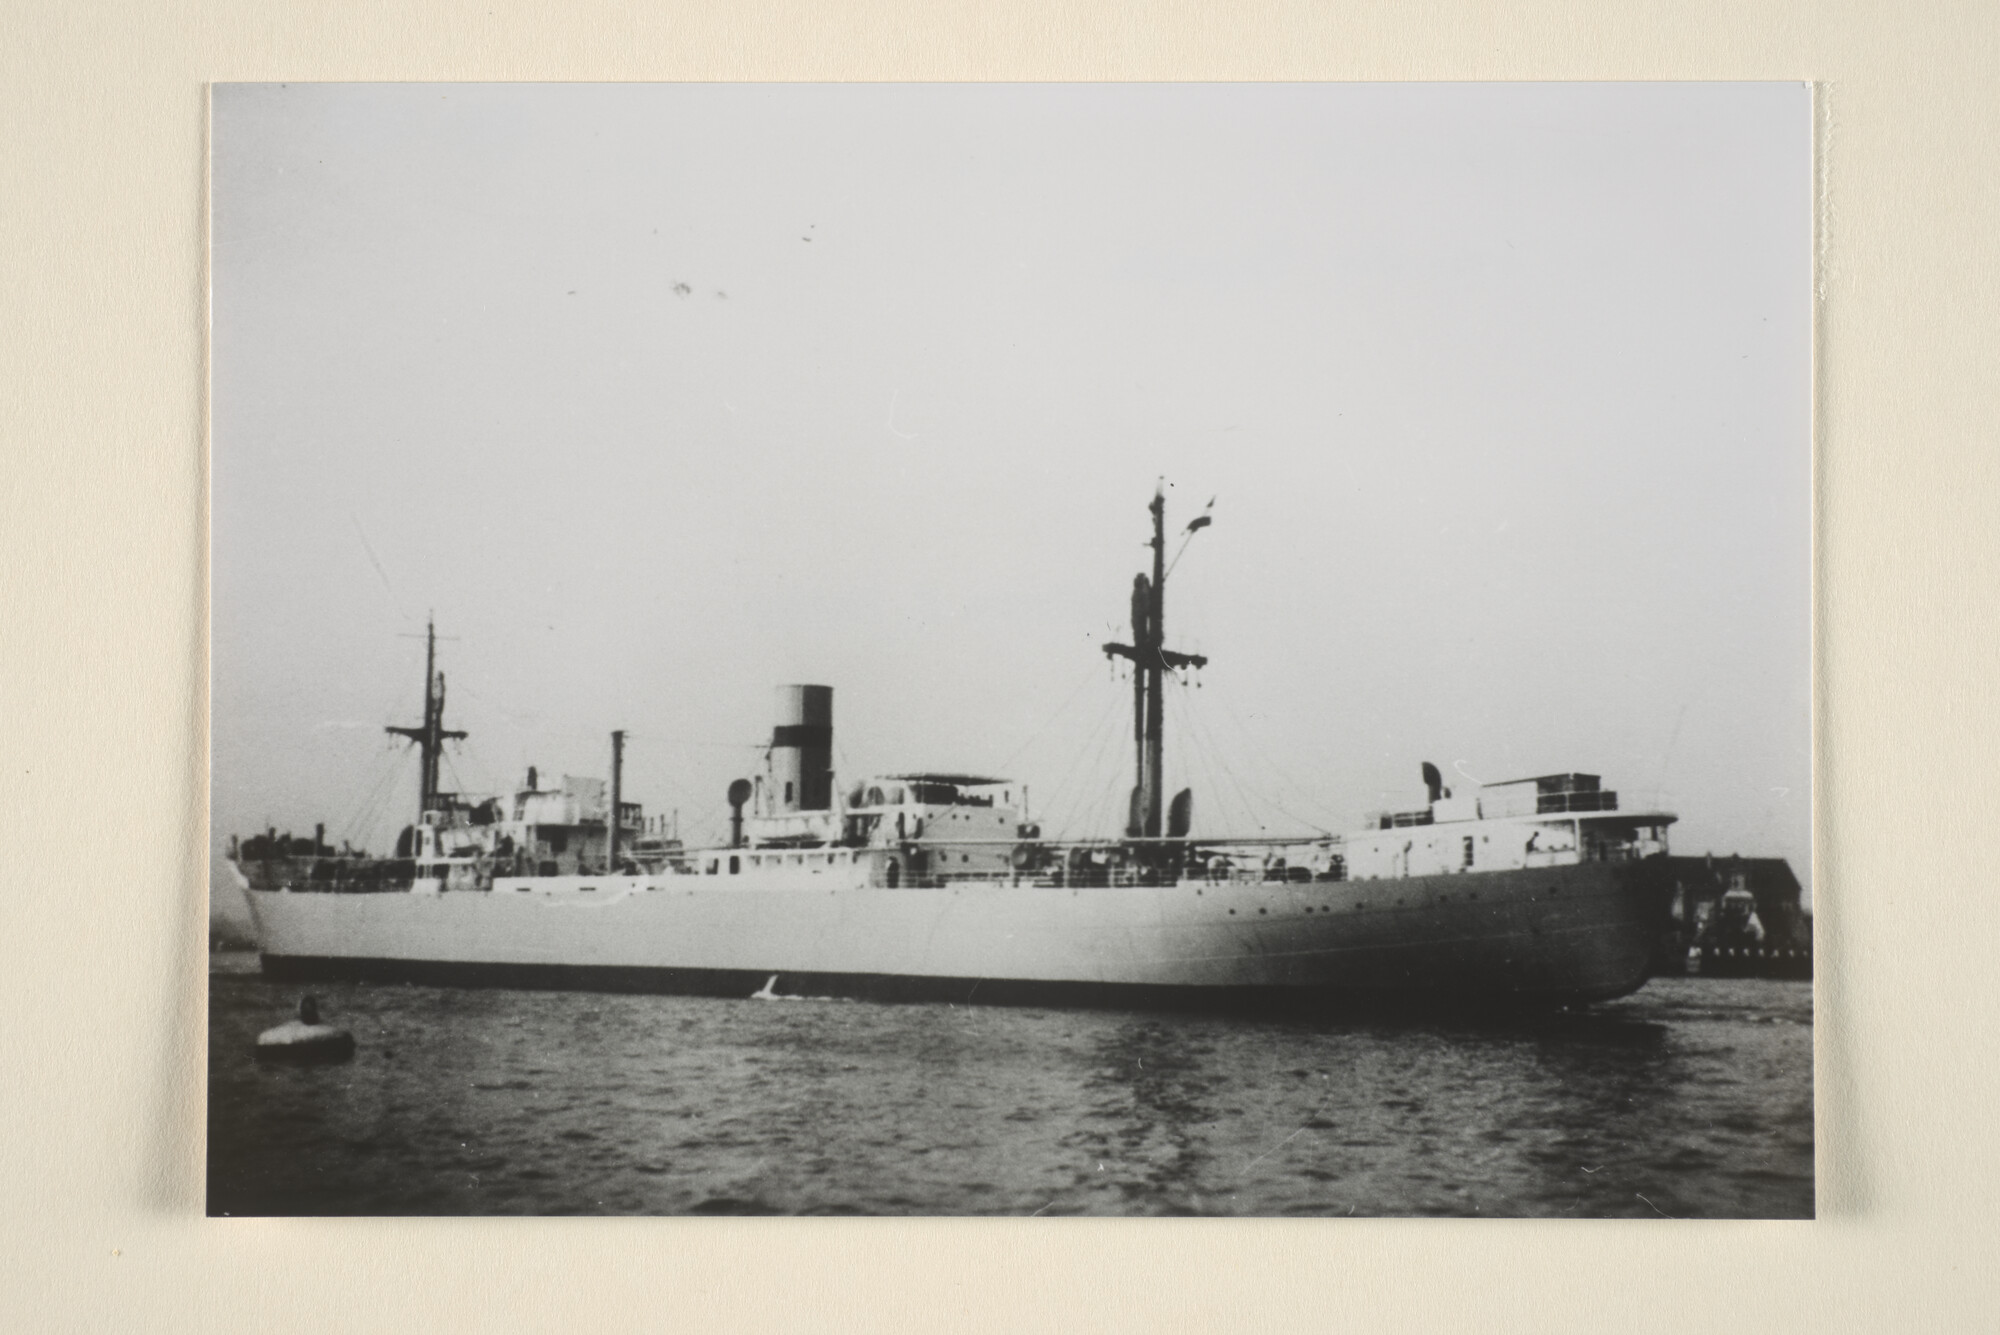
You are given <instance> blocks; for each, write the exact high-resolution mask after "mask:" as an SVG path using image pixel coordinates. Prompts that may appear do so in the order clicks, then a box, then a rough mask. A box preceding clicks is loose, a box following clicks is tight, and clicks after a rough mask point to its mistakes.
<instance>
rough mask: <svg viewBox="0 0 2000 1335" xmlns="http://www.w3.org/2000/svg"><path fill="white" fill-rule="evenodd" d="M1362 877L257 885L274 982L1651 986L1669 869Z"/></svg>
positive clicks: (1039, 995)
mask: <svg viewBox="0 0 2000 1335" xmlns="http://www.w3.org/2000/svg"><path fill="white" fill-rule="evenodd" d="M1656 862H1657V863H1660V864H1663V863H1664V859H1649V860H1646V861H1635V862H1601V863H1599V862H1586V863H1578V864H1573V865H1568V866H1556V867H1544V868H1535V869H1523V870H1518V871H1495V872H1485V873H1462V874H1455V875H1454V874H1447V875H1438V876H1418V877H1409V878H1398V879H1380V880H1362V881H1310V882H1296V881H1294V882H1287V881H1271V882H1253V883H1244V882H1241V881H1234V882H1231V881H1223V882H1206V881H1202V880H1183V881H1181V882H1179V883H1177V884H1172V885H1166V886H1123V887H1120V886H1106V887H1085V886H1050V885H1036V884H1013V883H1010V882H1008V881H1005V880H1000V881H965V882H958V883H948V884H945V885H942V886H932V887H925V888H889V887H883V886H868V885H865V884H858V883H855V881H854V880H852V879H850V878H838V877H835V876H832V875H829V876H828V877H826V878H824V879H820V878H803V879H802V878H797V877H793V878H790V879H789V880H787V881H785V882H779V881H777V880H775V879H773V880H771V881H770V882H768V883H762V884H760V883H759V882H760V881H761V880H762V878H753V877H750V876H744V877H740V878H727V879H725V880H722V881H720V882H718V880H717V879H714V878H708V877H698V876H675V875H659V876H632V877H602V876H599V877H551V878H531V879H520V880H505V879H503V880H498V881H495V882H494V884H493V888H492V889H491V890H490V891H458V892H446V893H442V894H422V893H417V894H412V893H381V894H334V893H302V892H294V891H283V890H279V891H271V890H258V891H253V892H251V894H250V895H249V898H250V902H251V906H252V911H253V914H254V916H255V918H256V921H257V927H258V931H259V935H260V939H261V942H262V951H263V958H264V967H265V969H266V971H267V973H269V974H271V975H273V976H276V977H284V978H307V977H342V976H346V977H361V978H376V979H389V978H394V979H403V980H410V981H428V982H436V983H447V984H480V983H490V984H503V985H510V986H554V987H596V988H606V989H615V990H627V991H659V992H684V993H705V994H713V995H733V996H747V995H749V994H750V993H751V992H753V991H760V990H763V988H764V986H765V984H766V983H767V982H768V981H769V980H770V979H771V976H772V975H774V974H775V975H776V976H777V982H776V985H775V987H774V989H773V990H774V991H776V992H778V993H780V994H795V995H796V994H804V995H846V996H858V997H871V998H882V999H910V998H922V997H932V998H941V999H949V1000H955V1001H978V1002H990V1003H991V1002H997V1003H1007V1002H1029V1003H1034V1002H1044V1001H1046V1002H1052V1003H1064V1004H1067V1003H1074V1002H1092V1001H1101V1002H1106V1003H1110V1004H1147V1003H1149V1002H1152V1001H1167V1000H1182V1001H1194V1002H1196V1003H1201V1002H1203V1001H1217V1002H1219V1001H1222V1000H1224V999H1233V998H1245V997H1253V996H1263V997H1269V998H1272V999H1280V998H1290V999H1298V1000H1310V999H1315V998H1325V999H1333V998H1337V997H1340V996H1353V995H1363V994H1372V995H1383V994H1427V995H1431V996H1456V997H1465V996H1485V997H1515V998H1521V999H1536V1000H1547V1001H1584V1000H1597V999H1603V998H1607V997H1613V996H1619V995H1622V994H1624V993H1626V992H1629V991H1631V990H1633V989H1634V988H1636V987H1638V986H1639V985H1640V984H1641V983H1643V982H1644V981H1645V979H1646V976H1647V971H1648V963H1649V960H1650V958H1651V955H1652V951H1653V946H1654V942H1655V939H1656V936H1657V930H1658V924H1659V912H1660V905H1661V893H1660V888H1659V884H1658V882H1659V880H1660V878H1659V877H1658V876H1656V875H1654V874H1653V872H1654V870H1655V863H1656Z"/></svg>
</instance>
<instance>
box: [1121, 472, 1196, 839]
mask: <svg viewBox="0 0 2000 1335" xmlns="http://www.w3.org/2000/svg"><path fill="white" fill-rule="evenodd" d="M1214 504H1215V502H1214V501H1210V502H1209V505H1210V506H1211V507H1212V506H1213V505H1214ZM1149 508H1150V509H1151V511H1152V514H1153V541H1152V544H1151V545H1152V548H1153V577H1152V578H1151V579H1150V580H1148V579H1147V578H1146V576H1145V574H1144V573H1143V572H1142V573H1140V574H1138V575H1136V576H1134V577H1133V580H1132V640H1133V642H1132V643H1131V644H1107V645H1105V646H1104V653H1105V656H1106V657H1111V658H1124V659H1129V660H1130V661H1131V663H1132V668H1133V671H1132V741H1133V750H1134V752H1135V762H1136V767H1137V770H1138V782H1137V784H1136V785H1135V787H1134V788H1133V792H1132V813H1131V818H1130V820H1129V822H1128V825H1127V828H1126V833H1127V834H1128V835H1131V836H1134V837H1145V838H1158V837H1159V835H1160V833H1161V827H1160V806H1161V790H1162V788H1163V787H1164V784H1165V780H1164V777H1163V774H1164V770H1163V760H1164V755H1165V750H1166V747H1165V738H1164V733H1165V719H1166V695H1165V685H1166V674H1167V673H1168V672H1170V671H1173V670H1175V669H1177V668H1183V667H1197V668H1198V667H1206V666H1207V665H1208V659H1207V658H1205V657H1203V656H1202V655H1200V654H1183V653H1178V652H1176V651H1175V650H1172V649H1169V648H1167V647H1166V591H1167V564H1166V561H1167V540H1166V513H1167V498H1166V494H1165V492H1164V491H1163V490H1162V489H1161V488H1159V487H1155V488H1154V489H1153V503H1152V505H1151V506H1150V507H1149ZM1210 522H1211V520H1210V517H1209V514H1208V512H1207V511H1206V510H1204V511H1203V512H1202V513H1201V514H1200V515H1198V516H1196V518H1195V519H1194V521H1193V522H1192V523H1190V524H1189V525H1188V526H1187V533H1188V536H1189V537H1192V536H1193V535H1194V534H1195V533H1196V532H1197V531H1199V530H1200V529H1202V528H1205V527H1207V526H1208V524H1209V523H1210Z"/></svg>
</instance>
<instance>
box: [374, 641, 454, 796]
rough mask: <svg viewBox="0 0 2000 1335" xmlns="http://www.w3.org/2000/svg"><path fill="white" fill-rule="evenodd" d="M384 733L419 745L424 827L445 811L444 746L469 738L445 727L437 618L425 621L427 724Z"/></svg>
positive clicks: (395, 727)
mask: <svg viewBox="0 0 2000 1335" xmlns="http://www.w3.org/2000/svg"><path fill="white" fill-rule="evenodd" d="M383 731H385V732H390V733H394V734H395V735H396V736H398V737H407V738H409V739H410V740H411V741H413V742H415V743H416V744H417V751H418V753H419V755H420V756H421V757H422V759H423V766H422V773H421V775H420V777H419V779H418V785H419V795H418V798H417V820H418V824H422V823H423V817H424V815H425V814H427V813H429V812H432V811H442V810H444V809H445V805H446V804H445V802H444V795H443V794H442V793H441V792H439V791H438V762H439V761H441V760H442V759H443V758H444V744H445V742H446V741H458V740H462V739H463V738H464V737H465V734H464V733H462V732H453V731H451V730H450V729H448V728H446V727H445V726H444V673H442V672H439V671H438V670H437V622H436V620H435V619H434V618H426V619H425V621H424V721H423V722H422V723H421V724H419V725H417V726H416V727H398V726H397V725H395V724H390V725H389V726H388V727H387V728H385V729H383Z"/></svg>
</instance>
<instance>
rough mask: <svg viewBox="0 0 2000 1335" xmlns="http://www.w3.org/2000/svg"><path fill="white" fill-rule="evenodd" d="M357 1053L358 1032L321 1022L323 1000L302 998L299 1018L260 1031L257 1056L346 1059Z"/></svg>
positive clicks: (285, 1059) (283, 1059)
mask: <svg viewBox="0 0 2000 1335" xmlns="http://www.w3.org/2000/svg"><path fill="white" fill-rule="evenodd" d="M353 1055H354V1035H352V1034H350V1033H348V1032H347V1031H346V1030H345V1029H337V1028H335V1027H334V1026H332V1025H330V1024H321V1023H320V1022H319V1001H318V1000H317V999H316V998H313V997H306V998H305V999H304V1000H302V1001H300V1002H299V1018H298V1019H296V1020H293V1021H290V1022H289V1023H287V1024H281V1025H279V1026H278V1027H277V1028H276V1029H266V1030H265V1031H264V1032H263V1033H261V1034H259V1035H257V1060H258V1061H267V1062H344V1061H346V1060H347V1059H348V1058H349V1057H352V1056H353Z"/></svg>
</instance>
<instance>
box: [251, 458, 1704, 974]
mask: <svg viewBox="0 0 2000 1335" xmlns="http://www.w3.org/2000/svg"><path fill="white" fill-rule="evenodd" d="M1150 511H1151V517H1152V541H1151V549H1152V570H1151V572H1150V577H1149V575H1148V574H1147V573H1145V572H1141V573H1140V574H1139V575H1138V576H1137V577H1136V579H1135V580H1134V584H1133V593H1132V632H1133V633H1132V641H1131V643H1129V644H1127V643H1114V644H1106V645H1104V646H1102V648H1103V651H1104V653H1105V654H1106V655H1107V656H1109V657H1111V658H1114V659H1120V660H1124V661H1126V662H1128V663H1130V665H1131V675H1132V682H1133V703H1132V718H1133V724H1132V741H1133V757H1134V770H1135V782H1134V784H1133V787H1132V791H1131V796H1130V802H1129V807H1128V819H1127V821H1126V824H1125V827H1124V829H1123V830H1122V831H1119V832H1115V833H1109V834H1106V835H1105V836H1103V837H1099V838H1086V839H1066V840H1064V839H1054V838H1045V837H1043V833H1042V831H1041V829H1040V828H1039V826H1038V825H1037V824H1036V822H1035V821H1034V820H1033V819H1031V816H1030V813H1029V810H1028V806H1027V792H1026V790H1025V788H1023V787H1022V785H1020V784H1018V783H1016V782H1013V781H1011V780H1009V779H1007V778H1004V777H996V776H992V775H985V774H974V773H947V772H901V773H893V774H882V775H872V776H868V777H865V778H862V779H859V780H856V781H852V782H842V781H838V778H837V776H836V775H835V773H834V770H833V767H832V763H831V762H832V755H833V691H832V689H831V688H830V687H828V686H824V685H787V686H781V687H779V688H778V691H777V699H778V709H777V718H776V720H775V724H774V727H773V730H772V733H771V738H770V742H769V745H768V747H767V748H765V750H764V755H763V762H762V766H761V770H760V772H758V773H756V774H755V775H753V776H750V777H746V778H742V779H738V780H736V781H734V782H733V783H732V784H731V785H730V786H729V790H728V793H727V800H728V807H729V812H730V823H729V834H728V837H727V839H726V840H723V841H721V842H719V843H717V844H716V846H713V847H690V846H686V845H684V844H683V843H682V842H681V840H680V839H679V838H678V833H677V831H676V830H674V829H672V828H671V827H670V826H668V825H666V824H664V823H663V822H660V821H658V820H656V819H650V818H648V817H647V816H646V814H645V812H644V809H643V808H642V807H641V806H640V805H639V804H637V803H633V802H628V801H626V800H625V798H624V794H623V792H622V781H621V774H622V769H621V764H620V758H621V756H622V742H623V734H620V733H613V734H612V748H611V754H612V764H611V776H610V782H609V784H608V785H607V784H606V783H605V782H604V781H603V780H602V779H596V778H577V777H572V776H566V777H564V778H563V779H561V780H560V781H555V782H547V781H544V780H543V779H542V778H541V776H538V775H537V774H536V773H535V771H533V770H530V771H529V772H528V774H527V777H526V781H525V782H524V783H523V784H521V785H519V786H518V787H517V788H516V790H515V791H513V792H511V793H508V794H505V795H504V796H495V797H487V798H484V799H480V800H472V799H470V798H467V797H465V796H463V795H460V794H456V793H447V792H444V791H442V790H441V789H440V787H439V759H440V757H441V755H442V754H443V748H444V745H445V742H446V741H447V740H450V739H455V738H459V737H462V736H464V734H463V733H460V732H454V731H451V730H448V729H446V728H445V726H444V679H443V677H442V675H441V674H439V673H438V672H437V670H436V642H435V633H434V631H433V633H432V635H431V638H430V641H429V643H428V644H427V648H426V665H425V693H424V700H425V703H424V718H423V722H422V723H421V724H418V725H414V726H395V727H392V728H390V729H389V731H390V732H392V733H395V734H397V735H400V736H403V737H406V738H408V739H409V740H410V741H412V742H414V743H415V744H416V747H417V750H418V751H419V753H420V756H421V759H422V770H421V777H420V797H419V807H420V810H419V815H418V819H417V820H416V822H414V823H413V824H412V825H411V826H410V827H408V828H406V829H405V830H404V832H403V837H402V839H401V840H400V841H399V846H398V848H397V850H396V856H394V857H372V856H368V855H365V854H361V853H357V852H355V851H353V850H351V849H345V848H343V849H337V850H336V849H333V848H330V847H328V846H327V845H326V843H325V840H324V838H323V836H322V834H321V833H319V832H316V833H315V835H314V836H313V838H312V840H311V842H310V844H307V843H306V841H304V840H295V839H285V838H279V837H278V836H277V835H276V834H275V832H268V833H267V834H265V835H263V836H258V837H254V838H250V839H245V840H241V841H235V840H232V842H231V847H230V850H229V862H230V865H231V866H233V867H234V868H236V870H237V871H238V873H239V874H240V875H241V877H242V880H243V885H244V889H245V891H246V897H247V899H248V902H249V905H250V912H251V917H252V920H253V923H254V926H255V931H256V935H257V938H258V945H259V950H260V954H261V959H262V967H263V970H264V972H265V973H266V974H267V975H268V976H270V977H273V978H277V979H327V978H358V979H382V980H390V979H393V980H402V981H412V982H423V983H432V984H440V985H448V986H481V985H497V986H515V987H560V988H597V989H610V990H621V991H656V992H670V993H693V994H710V995H719V996H734V997H749V996H752V995H757V996H765V997H768V996H786V995H806V996H840V997H853V998H862V999H876V1000H920V999H931V1000H947V1001H952V1002H959V1003H989V1004H1053V1005H1136V1006H1149V1005H1186V1004H1194V1005H1202V1006H1207V1005H1218V1006H1219V1005H1229V1004H1236V1003H1257V1004H1266V1003H1269V1004H1279V1005H1287V1006H1289V1005H1306V1006H1314V1005H1321V1004H1326V1003H1334V1002H1343V1001H1361V1000H1371V1001H1395V1002H1411V1001H1430V1002H1438V1001H1444V1002H1451V1003H1488V1002H1508V1001H1511V1002H1522V1003H1530V1004H1557V1005H1562V1004H1576V1003H1584V1002H1590V1001H1597V1000H1603V999H1608V998H1612V997H1617V996H1620V995H1623V994H1625V993H1629V992H1631V991H1633V990H1634V989H1636V988H1638V987H1640V986H1641V985H1642V984H1643V983H1644V982H1645V980H1646V978H1647V976H1648V973H1649V969H1650V964H1651V961H1652V959H1653V957H1654V954H1655V946H1656V942H1657V939H1658V936H1659V933H1660V929H1661V925H1662V922H1663V920H1664V919H1663V915H1664V912H1665V907H1666V902H1667V899H1668V897H1669V896H1670V895H1671V892H1672V880H1671V877H1670V875H1669V874H1668V861H1669V860H1668V857H1667V829H1668V827H1669V826H1670V825H1671V824H1672V823H1673V822H1674V820H1675V817H1674V816H1673V815H1672V814H1670V813H1668V812H1664V811H1658V810H1643V809H1642V810H1623V809H1621V808H1620V806H1619V802H1618V795H1617V794H1616V793H1615V792H1612V791H1609V790H1606V789H1605V788H1604V787H1603V786H1602V784H1601V783H1600V781H1599V780H1598V778H1597V777H1596V776H1594V775H1590V774H1584V773H1562V774H1554V775H1542V776H1536V777H1531V778H1524V779H1518V780H1513V781H1509V782H1504V783H1490V784H1482V785H1479V786H1478V787H1477V788H1475V789H1474V790H1472V791H1470V792H1465V793H1462V794H1454V792H1453V791H1452V790H1451V789H1449V788H1447V787H1446V786H1445V784H1444V783H1443V781H1442V776H1441V775H1440V773H1439V771H1438V770H1437V769H1436V767H1435V766H1433V765H1430V764H1428V763H1426V764H1424V765H1423V766H1422V771H1421V772H1422V774H1423V778H1424V783H1425V790H1426V798H1425V800H1424V802H1423V803H1421V804H1412V805H1411V806H1410V807H1409V808H1408V809H1406V810H1400V811H1390V812H1383V813H1377V814H1376V815H1374V816H1373V817H1371V818H1369V819H1368V820H1367V821H1366V822H1365V823H1364V826H1363V828H1360V829H1356V830H1353V831H1350V832H1347V833H1344V834H1318V833H1315V834H1312V835H1309V836H1300V837H1277V838H1270V837H1265V838H1254V839H1252V838H1240V837H1237V838H1231V837H1224V836H1217V837H1205V836H1203V835H1201V834H1200V833H1198V832H1197V831H1196V830H1195V828H1194V821H1193V810H1192V795H1191V794H1190V793H1189V792H1188V791H1187V790H1185V789H1184V790H1182V791H1181V792H1179V793H1177V794H1175V795H1174V796H1173V797H1172V798H1171V799H1167V798H1166V796H1165V793H1164V792H1163V787H1164V784H1163V777H1162V776H1163V772H1164V770H1163V753H1164V726H1163V713H1164V710H1163V690H1164V688H1165V686H1166V684H1167V679H1168V677H1169V676H1170V675H1172V674H1182V673H1189V672H1193V671H1198V670H1199V669H1200V668H1201V667H1202V666H1204V665H1205V663H1206V660H1205V659H1204V658H1203V657H1201V656H1200V655H1196V654H1186V653H1180V652H1177V651H1174V650H1171V649H1168V648H1167V647H1166V645H1165V633H1164V621H1165V597H1164V594H1165V584H1166V576H1167V572H1168V567H1167V565H1166V562H1165V548H1166V541H1165V520H1164V515H1165V500H1164V497H1163V496H1162V495H1161V494H1160V493H1159V492H1158V491H1156V492H1155V495H1154V497H1153V500H1152V503H1151V506H1150ZM1208 522H1209V516H1208V514H1207V513H1206V512H1204V514H1203V515H1201V516H1199V517H1197V518H1196V519H1195V520H1194V521H1192V522H1191V523H1190V524H1189V525H1187V528H1186V530H1185V532H1186V534H1187V536H1188V537H1192V536H1193V534H1194V533H1195V532H1196V531H1197V530H1199V529H1200V528H1201V527H1203V526H1205V525H1206V524H1207V523H1208Z"/></svg>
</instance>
